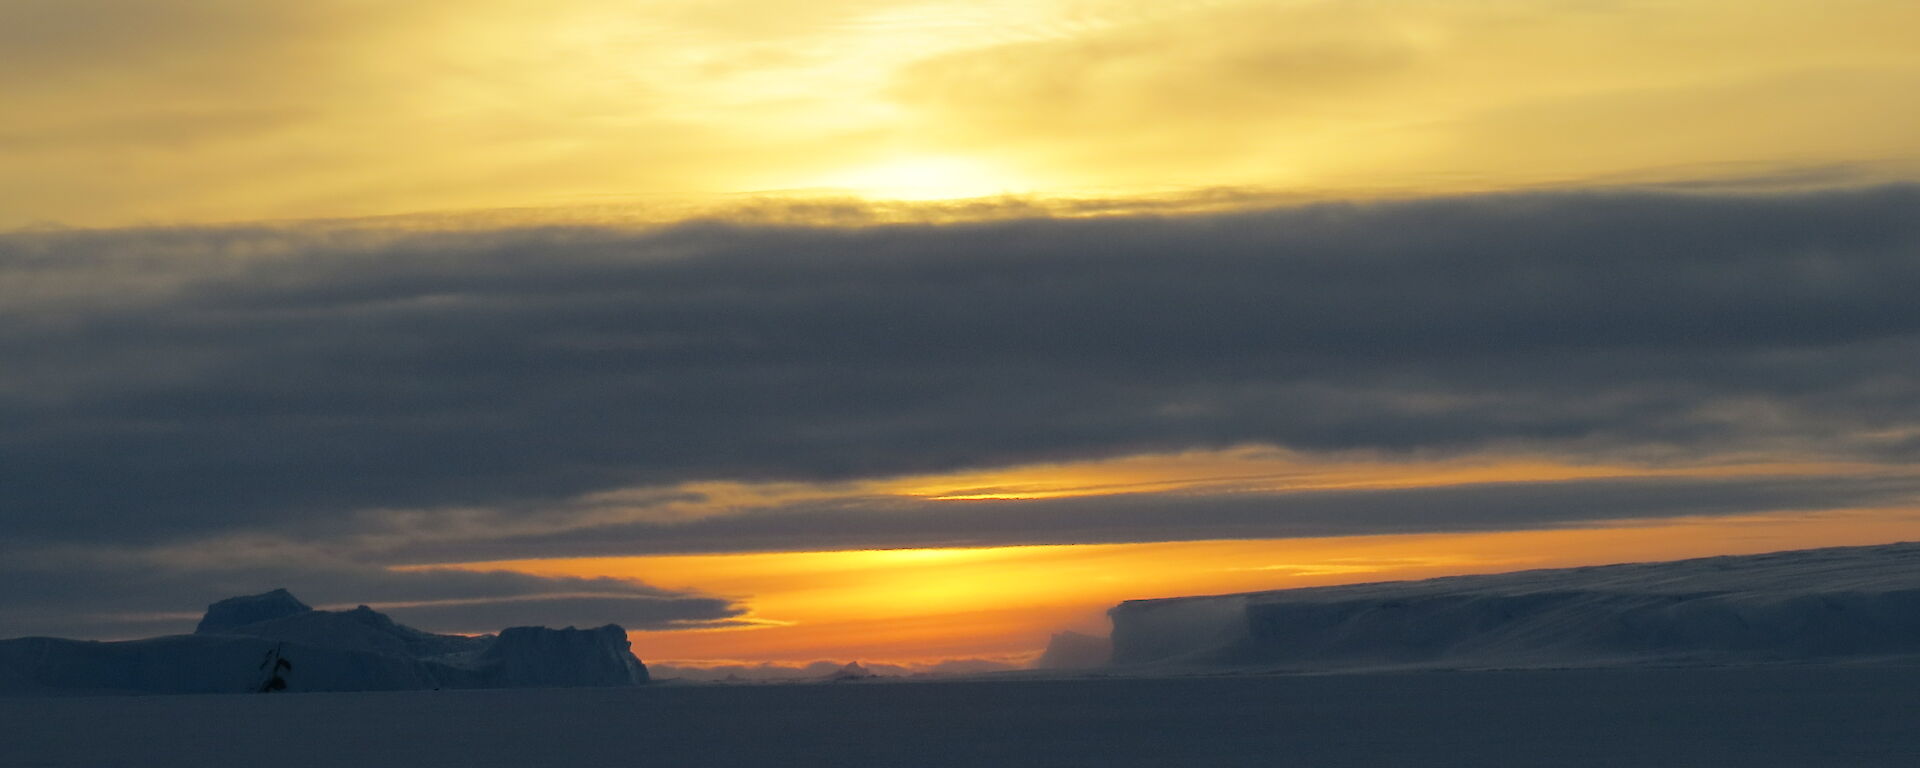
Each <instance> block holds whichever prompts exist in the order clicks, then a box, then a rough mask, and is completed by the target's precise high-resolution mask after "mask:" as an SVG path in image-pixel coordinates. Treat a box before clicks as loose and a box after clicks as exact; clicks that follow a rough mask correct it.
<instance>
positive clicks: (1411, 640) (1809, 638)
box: [1109, 543, 1920, 670]
mask: <svg viewBox="0 0 1920 768" xmlns="http://www.w3.org/2000/svg"><path fill="white" fill-rule="evenodd" d="M1109 615H1110V616H1111V617H1112V619H1113V658H1114V663H1115V664H1116V665H1121V666H1135V667H1149V668H1150V667H1155V666H1159V667H1178V666H1220V665H1225V666H1248V667H1262V668H1269V669H1299V670H1333V669H1361V668H1419V667H1430V668H1485V667H1541V666H1613V665H1644V664H1752V663H1770V662H1795V661H1842V660H1845V661H1864V660H1875V659H1904V660H1906V661H1915V660H1920V544H1913V543H1907V544H1891V545H1885V546H1873V547H1846V548H1834V549H1818V550H1805V551H1798V552H1778V553H1773V554H1766V555H1749V556H1732V557H1713V558H1704V559H1698V560H1682V561H1676V562H1666V563H1636V564H1627V565H1608V566H1595V567H1587V568H1570V569H1559V570H1541V571H1523V572H1517V573H1503V574H1493V575H1484V576H1457V577H1449V578H1440V579H1429V580H1425V581H1405V582H1386V583H1376V584H1358V585H1351V586H1339V587H1320V588H1307V589H1290V590H1280V591H1273V592H1253V593H1246V594H1238V595H1219V596H1211V597H1186V598H1171V599H1162V600H1133V601H1128V602H1125V603H1121V604H1120V605H1118V606H1116V607H1114V608H1113V609H1112V610H1111V611H1109Z"/></svg>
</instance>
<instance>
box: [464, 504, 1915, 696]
mask: <svg viewBox="0 0 1920 768" xmlns="http://www.w3.org/2000/svg"><path fill="white" fill-rule="evenodd" d="M1912 539H1920V512H1916V511H1915V510H1904V509H1892V510H1851V511H1836V512H1829V513H1823V514H1818V515H1804V514H1783V515H1756V516H1747V517H1723V518H1683V519H1674V520H1660V521H1642V522H1633V521H1629V522H1625V523H1621V524H1619V525H1614V526H1609V527H1604V528H1576V529H1556V530H1537V531H1515V532H1493V533H1468V534H1411V535H1383V536H1350V537H1337V538H1322V539H1282V540H1223V541H1189V542H1162V543H1144V544H1087V545H1055V546H1023V547H989V548H951V549H902V550H862V551H844V552H767V553H748V554H728V555H672V556H650V557H602V558H570V559H556V560H516V561H493V562H479V563H466V564H461V565H458V566H452V567H457V568H460V569H463V570H476V571H491V570H505V571H516V572H521V573H529V574H536V575H542V576H580V577H598V576H611V577H616V578H628V579H638V580H641V581H644V582H647V583H650V584H655V585H659V586H664V587H672V588H679V589H692V590H698V591H703V592H706V593H708V594H714V595H720V596H724V597H728V598H731V599H735V600H739V601H741V602H742V603H743V604H745V605H746V606H748V607H749V608H750V609H751V612H750V614H749V615H748V616H747V617H746V621H745V622H744V623H740V624H736V625H733V626H728V627H725V628H723V629H686V630H670V631H656V632H634V633H632V639H633V643H634V648H635V651H636V652H637V653H639V654H640V656H641V657H642V658H643V659H647V660H674V661H676V662H687V661H692V662H699V661H702V660H738V661H811V660H816V659H822V658H833V659H841V660H847V659H853V658H858V659H861V660H867V661H892V662H902V663H922V662H931V661H938V660H941V659H951V658H964V657H980V658H1002V659H1006V658H1019V657H1022V656H1028V657H1030V656H1032V655H1033V654H1034V653H1036V652H1037V651H1038V650H1039V649H1040V648H1041V647H1042V646H1044V645H1045V644H1046V640H1047V637H1048V635H1049V634H1051V633H1053V632H1057V631H1060V630H1063V629H1073V630H1078V631H1082V632H1090V633H1096V634H1104V633H1105V632H1106V631H1107V625H1106V620H1105V611H1106V609H1107V608H1109V607H1112V606H1113V605H1114V604H1116V603H1118V602H1120V601H1122V600H1128V599H1136V598H1154V597H1177V596H1183V595H1203V594H1220V593H1231V592H1243V591H1254V590H1263V589H1284V588H1290V587H1308V586H1322V585H1331V584H1349V583H1357V582H1367V581H1386V580H1395V579H1418V578H1429V577H1434V576H1445V575H1453V574H1464V573H1491V572H1499V571H1510V570H1522V569H1527V568H1551V567H1566V566H1578V565H1594V564H1602V563H1612V562H1622V561H1646V560H1665V559H1679V558H1686V557H1701V556H1708V555H1722V554H1750V553H1758V552H1769V551H1777V550H1783V549H1797V548H1807V547H1820V546H1838V545H1848V544H1875V543H1884V542H1887V541H1897V540H1912ZM436 567H446V566H436Z"/></svg>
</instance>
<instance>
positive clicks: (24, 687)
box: [0, 589, 648, 693]
mask: <svg viewBox="0 0 1920 768" xmlns="http://www.w3.org/2000/svg"><path fill="white" fill-rule="evenodd" d="M276 678H277V679H278V681H279V684H277V685H276V684H275V682H274V681H275V680H276ZM647 680H648V677H647V668H646V665H644V664H642V663H641V662H640V660H639V659H638V658H635V657H634V655H633V651H632V648H631V646H630V644H629V643H628V641H627V633H626V630H624V629H622V628H620V627H619V626H618V625H614V624H609V625H606V626H603V627H598V628H594V629H575V628H572V627H567V628H565V629H549V628H547V627H510V628H508V629H505V630H502V631H501V632H500V634H498V635H478V636H465V635H440V634H434V633H431V632H424V631H421V630H418V629H414V628H412V627H408V626H406V625H403V624H399V623H396V622H395V621H393V619H391V618H388V617H387V616H386V615H385V614H382V613H380V612H378V611H375V610H373V609H372V608H369V607H367V606H364V605H363V606H360V607H358V608H355V609H353V610H350V611H322V610H315V609H313V608H311V607H308V606H307V605H306V604H305V603H302V602H300V601H299V600H298V599H297V598H295V597H294V596H293V595H292V594H291V593H289V592H287V591H286V590H284V589H278V590H274V591H272V592H267V593H265V594H260V595H249V596H245V597H235V598H229V599H227V600H222V601H220V602H217V603H214V604H213V605H211V606H209V607H208V608H207V612H206V615H205V616H204V617H203V618H202V619H201V620H200V624H199V626H198V627H196V628H195V629H194V632H193V634H191V635H174V636H168V637H156V638H148V639H145V640H130V641H121V642H94V641H86V640H67V639H62V638H51V637H29V638H20V639H15V640H0V692H15V693H36V692H44V693H54V692H76V691H82V692H100V693H237V692H246V691H262V690H269V689H272V690H287V691H391V690H423V689H434V688H543V687H585V686H595V687H604V686H633V685H640V684H643V683H646V682H647Z"/></svg>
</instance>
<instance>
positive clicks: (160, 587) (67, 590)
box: [0, 541, 745, 638]
mask: <svg viewBox="0 0 1920 768" xmlns="http://www.w3.org/2000/svg"><path fill="white" fill-rule="evenodd" d="M0 584H4V585H5V586H4V588H0V637H15V636H21V635H61V636H80V637H95V638H128V637H143V636H149V635H156V634H169V633H177V632H186V631H190V630H191V629H192V628H193V626H194V622H195V620H197V619H198V615H197V614H198V612H199V611H200V610H202V609H204V607H205V606H206V605H207V604H208V603H211V602H213V601H214V600H217V599H220V598H223V597H230V596H233V595H241V594H255V593H258V592H262V591H265V590H267V589H270V588H273V587H278V586H286V587H289V588H291V589H293V590H294V592H295V593H296V594H297V595H299V596H300V597H301V598H302V599H303V600H305V601H307V602H309V603H311V604H314V605H317V606H323V607H332V606H352V605H356V604H362V603H369V604H373V605H379V606H382V607H383V610H387V612H389V613H391V614H392V615H393V616H394V617H395V618H396V619H398V620H400V621H402V622H405V623H408V624H412V625H414V626H417V627H420V628H422V629H428V630H435V631H442V632H462V633H478V632H494V631H498V630H499V629H501V628H503V627H507V626H520V625H526V624H540V623H546V624H550V625H553V626H561V625H566V624H577V625H581V626H598V625H601V624H606V623H609V622H611V623H617V624H620V625H622V626H625V627H627V628H628V629H636V630H646V629H660V628H665V627H670V626H676V625H682V624H686V623H709V624H711V623H715V622H725V621H727V620H729V619H732V618H733V617H736V616H738V615H740V614H741V613H743V612H744V610H745V609H744V608H742V607H740V606H738V605H735V604H733V603H732V602H730V601H728V600H724V599H719V598H715V597H710V596H706V595H700V594H692V593H687V592H677V591H672V590H664V589H658V588H654V587H650V586H648V585H645V584H641V583H638V582H633V581H627V580H621V579H606V578H600V579H583V578H565V577H556V578H546V577H538V576H530V575H526V574H520V573H509V572H470V571H456V570H404V571H402V570H393V569H389V568H384V567H380V566H377V565H371V564H366V563H361V562H356V561H353V560H350V559H344V558H339V557H335V556H329V555H327V554H324V553H321V552H317V551H315V550H314V549H312V548H308V547H301V546H297V545H290V544H287V543H284V542H272V541H221V542H215V543H212V544H211V545H201V546H195V547H190V548H173V549H166V548H162V549H158V550H155V549H145V550H127V549H117V548H116V549H105V550H101V549H90V548H86V547H57V548H53V549H47V550H37V551H36V550H28V549H14V548H0ZM389 605H391V607H388V606H389Z"/></svg>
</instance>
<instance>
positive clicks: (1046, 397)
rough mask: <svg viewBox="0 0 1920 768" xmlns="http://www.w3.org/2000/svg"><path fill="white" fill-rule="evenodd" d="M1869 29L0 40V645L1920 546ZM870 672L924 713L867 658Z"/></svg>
mask: <svg viewBox="0 0 1920 768" xmlns="http://www.w3.org/2000/svg"><path fill="white" fill-rule="evenodd" d="M1916 26H1920V6H1917V5H1915V4H1913V3H1910V2H1904V0H1824V1H1823V2H1818V3H1815V2H1808V1H1805V0H1798V1H1793V2H1789V1H1786V0H1750V1H1749V2H1742V3H1729V2H1723V1H1720V0H1662V1H1660V2H1654V1H1653V0H1524V1H1523V0H1472V1H1471V2H1460V1H1459V0H1269V1H1263V2H1244V1H1234V0H1219V1H1212V2H1164V1H1163V2H1125V1H1120V0H1115V1H1112V2H1079V1H1073V2H1051V1H1048V0H1040V1H1038V2H1035V1H1033V0H1028V1H1026V2H1018V3H1014V2H997V1H994V0H982V1H979V2H964V3H962V2H896V1H889V0H823V1H821V2H812V3H804V4H802V3H768V2H764V0H701V1H700V2H691V1H688V2H681V1H680V0H657V1H653V2H638V3H636V2H611V1H610V0H543V1H542V2H538V3H536V2H532V1H531V0H466V1H464V2H458V3H455V2H437V1H435V2H429V1H425V0H423V1H422V2H412V3H397V4H396V3H385V2H371V1H369V0H306V1H304V2H279V1H278V0H274V1H270V2H262V1H261V0H245V1H244V2H243V1H241V0H165V1H162V2H154V1H152V0H138V1H136V0H0V50H6V51H7V52H8V53H7V54H6V56H7V60H8V65H7V66H5V67H0V91H4V92H5V93H7V94H8V98H6V99H5V100H4V101H0V361H4V365H0V425H4V428H0V637H11V636H21V635H42V634H48V635H62V636H77V637H89V638H102V639H113V638H126V637H137V636H143V635H150V634H157V633H166V632H179V631H186V630H188V629H190V628H191V627H192V624H193V621H194V620H195V619H196V618H197V616H198V614H199V612H200V611H201V610H203V608H204V606H205V605H206V604H208V603H210V602H212V601H214V600H217V599H219V598H222V597H226V596H230V595H235V594H246V593H255V592H262V591H266V590H268V589H272V588H276V587H286V588H289V589H291V590H292V591H294V592H295V593H296V594H298V595H300V596H301V598H302V599H304V600H306V601H307V602H309V603H313V604H316V605H321V606H326V607H351V606H353V605H356V604H361V603H365V604H370V605H374V606H376V607H379V608H381V609H382V610H386V611H388V612H390V613H391V614H392V615H394V617H395V618H396V619H398V620H400V621H403V622H407V623H411V624H414V625H417V626H420V627H422V628H426V629H432V630H436V631H448V632H485V631H493V630H497V629H498V628H500V627H503V626H506V625H511V624H541V623H544V624H550V625H556V626H559V625H568V624H572V625H580V626H589V625H598V624H603V623H608V622H616V623H620V624H622V625H623V626H625V627H627V628H628V629H630V630H632V633H631V637H632V639H633V642H634V646H635V650H636V653H638V654H639V655H640V657H641V658H643V659H646V660H648V661H661V662H669V663H671V664H676V665H682V666H687V667H700V666H715V665H760V664H787V665H796V666H797V665H803V664H806V663H809V662H813V661H818V660H837V661H850V660H853V659H856V658H857V659H860V660H863V661H872V662H879V663H887V664H900V665H906V667H903V668H928V667H930V665H936V664H939V663H941V662H949V663H951V662H953V661H955V660H974V661H991V662H999V663H1010V664H1011V663H1022V662H1024V661H1026V660H1029V659H1031V658H1032V657H1033V656H1034V655H1036V654H1037V652H1038V651H1039V650H1040V649H1041V648H1042V647H1043V646H1044V645H1045V643H1046V640H1047V637H1048V636H1049V635H1050V634H1051V633H1053V632H1056V631H1062V630H1068V629H1071V630H1075V631H1081V632H1087V633H1093V634H1100V633H1104V631H1105V627H1106V624H1105V618H1104V611H1105V609H1106V608H1108V607H1110V606H1111V605H1113V604H1115V603H1117V602H1118V601H1120V600H1125V599H1135V598H1149V597H1168V596H1177V595H1186V594H1208V593H1221V592H1233V591H1246V590H1256V589H1277V588H1285V587H1294V586H1311V585H1320V584H1332V583H1346V582H1354V581H1369V580H1380V579H1393V578H1418V577H1426V576H1435V575H1443V574H1453V573H1470V572H1492V571H1502V570H1514V569H1520V568H1536V567H1549V566H1558V565H1580V564H1593V563H1606V562H1620V561H1631V560H1648V559H1667V558H1677V557H1687V556H1699V555H1714V554H1729V553H1744V552H1763V551H1772V550H1781V549H1793V548H1802V547H1811V546H1826V545H1841V544H1868V543H1882V542H1889V541H1897V540H1911V539H1920V472H1916V471H1915V470H1914V469H1913V466H1914V463H1915V462H1914V459H1915V458H1916V455H1920V397H1916V393H1920V386H1916V385H1920V369H1917V368H1915V367H1914V365H1913V364H1912V361H1913V360H1916V359H1920V308H1916V304H1915V302H1913V301H1912V297H1913V296H1914V295H1916V293H1917V292H1920V101H1917V100H1915V99H1913V98H1910V95H1911V94H1913V93H1916V92H1920V47H1916V46H1914V45H1913V43H1912V39H1911V32H1910V30H1912V29H1914V28H1916ZM913 665H920V666H918V667H915V666H913Z"/></svg>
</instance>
